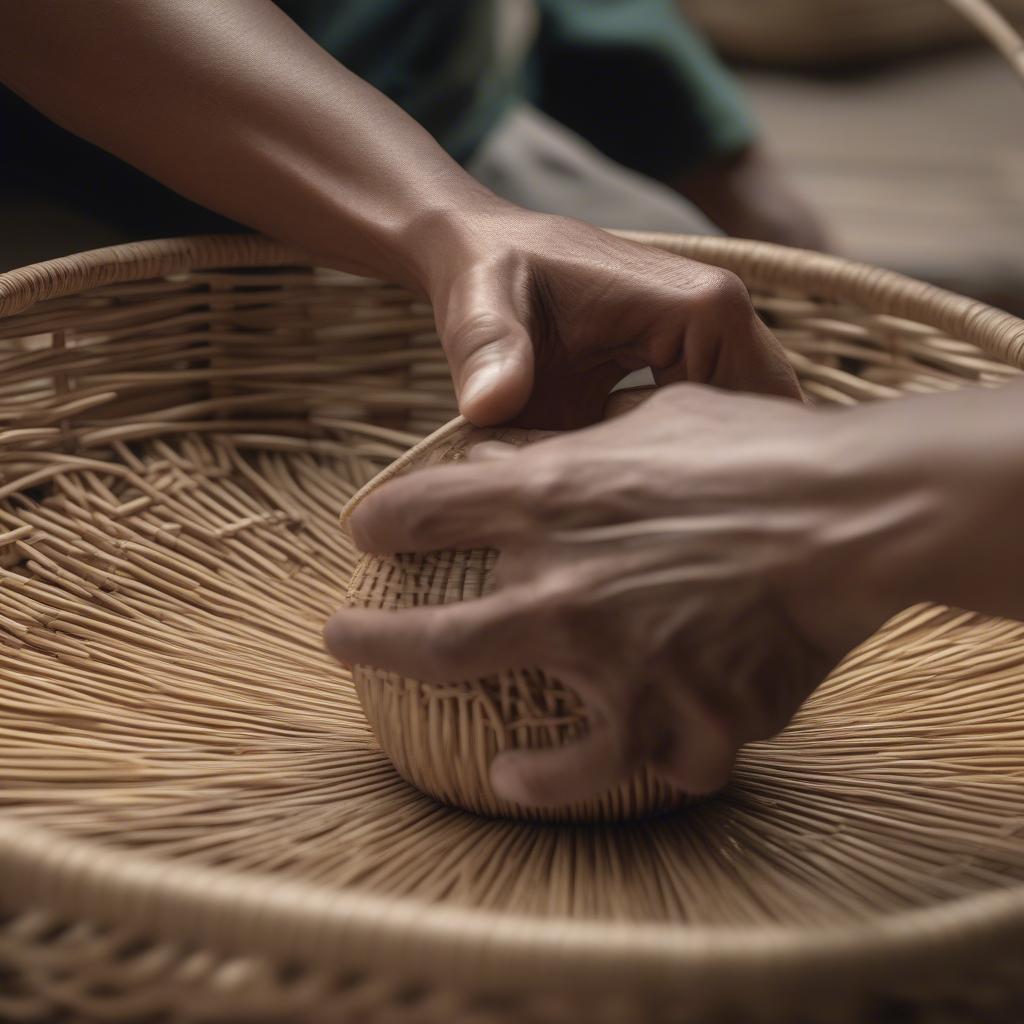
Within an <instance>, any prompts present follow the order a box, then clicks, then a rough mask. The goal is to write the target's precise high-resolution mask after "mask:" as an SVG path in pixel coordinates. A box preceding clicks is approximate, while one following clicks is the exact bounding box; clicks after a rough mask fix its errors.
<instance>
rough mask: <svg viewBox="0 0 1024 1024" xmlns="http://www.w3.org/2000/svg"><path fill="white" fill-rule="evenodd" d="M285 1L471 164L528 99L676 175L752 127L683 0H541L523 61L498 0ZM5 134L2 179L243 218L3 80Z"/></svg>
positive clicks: (157, 214)
mask: <svg viewBox="0 0 1024 1024" xmlns="http://www.w3.org/2000/svg"><path fill="white" fill-rule="evenodd" d="M140 2H144V0H140ZM279 2H280V4H281V6H282V7H283V8H284V10H285V11H287V12H288V13H289V14H290V15H291V16H292V17H293V18H294V19H295V20H296V21H297V22H298V23H299V24H300V25H301V26H302V27H303V28H305V29H306V31H307V32H309V33H310V35H312V36H313V37H314V38H315V39H316V40H317V41H318V42H319V43H320V44H321V45H322V46H323V47H324V48H325V49H327V50H328V51H329V52H330V53H332V54H334V56H335V57H337V58H338V60H340V61H342V62H343V63H344V64H345V65H346V66H348V67H349V68H350V69H351V70H352V71H354V72H355V73H356V74H358V75H360V76H361V77H363V78H365V79H366V80H367V81H369V82H370V83H371V84H373V85H375V86H376V87H377V88H378V89H381V90H382V91H383V92H385V93H386V94H387V95H389V96H390V97H391V98H392V99H393V100H395V101H396V102H397V103H398V104H399V105H400V106H402V107H404V108H405V109H406V110H407V111H408V112H409V113H410V114H411V115H412V116H413V117H414V118H416V119H417V120H418V121H420V123H421V124H423V125H424V126H425V127H426V128H427V130H428V131H430V132H431V133H432V134H433V135H434V137H435V138H436V139H437V140H438V141H439V142H440V143H441V145H442V146H444V147H445V149H447V150H448V152H449V153H451V154H452V155H453V156H454V157H455V158H456V159H457V160H459V161H460V162H465V161H466V160H468V159H469V158H470V157H471V156H472V155H473V153H474V151H475V150H476V149H477V147H478V146H479V145H480V143H481V142H482V140H483V139H484V138H485V137H486V136H487V134H488V132H490V131H491V130H492V129H493V128H494V126H495V125H496V124H497V123H498V122H499V121H500V120H501V118H502V116H503V115H504V113H505V111H506V110H508V108H509V107H510V106H511V105H512V104H514V103H517V102H521V101H522V100H524V99H530V100H532V101H533V102H534V103H536V104H537V105H538V106H540V107H541V108H542V109H544V110H545V111H547V112H548V113H549V114H551V115H552V116H553V117H555V118H556V119H558V120H561V121H562V122H564V123H565V124H566V125H567V126H568V127H570V128H572V129H574V130H575V131H576V132H578V133H579V134H580V135H582V136H583V137H584V138H586V139H587V140H589V141H590V142H591V143H592V144H593V145H594V146H596V147H597V148H598V149H601V150H603V151H604V152H605V153H606V154H608V156H610V157H612V158H613V159H615V160H617V161H619V162H620V163H622V164H624V165H626V166H627V167H631V168H633V169H634V170H637V171H640V172H642V173H645V174H648V175H652V176H653V177H655V178H659V179H661V180H665V181H667V180H671V179H672V178H673V177H674V176H676V175H680V174H683V173H685V171H687V170H688V169H689V168H691V167H694V166H696V165H697V164H699V163H701V162H702V161H704V160H707V159H708V158H710V157H713V156H716V155H720V154H723V153H726V152H729V151H733V150H737V149H739V148H741V147H742V146H743V145H745V144H746V143H747V142H749V141H750V140H751V139H752V138H753V134H754V126H753V121H752V119H751V117H750V114H749V112H748V110H747V107H746V105H745V104H744V102H743V99H742V97H741V96H740V94H739V92H738V91H737V89H736V86H735V85H734V83H733V81H732V79H731V78H730V76H729V74H728V73H727V72H726V70H725V69H724V68H723V67H722V66H721V65H720V64H719V63H718V61H717V60H716V59H715V58H714V56H713V55H712V54H711V52H710V51H709V50H708V49H707V47H706V46H705V45H704V43H703V42H702V41H701V40H700V39H699V38H698V37H697V36H696V35H695V34H694V33H693V32H692V31H691V30H690V29H689V27H688V26H687V25H686V23H685V22H684V21H683V20H682V18H681V17H680V16H679V15H678V14H677V13H676V10H675V7H674V0H536V2H537V6H538V9H539V12H540V25H539V32H538V35H537V39H536V41H535V43H534V45H533V47H532V50H531V52H530V53H529V54H528V55H526V56H524V58H523V60H522V61H521V62H520V63H519V64H518V65H513V66H512V67H511V68H509V67H507V66H506V65H507V62H504V61H499V60H498V59H497V53H496V50H497V45H496V38H497V37H496V31H495V17H496V7H495V0H279ZM0 138H2V139H3V140H4V141H5V142H6V143H7V144H6V145H0V188H6V187H8V186H13V187H14V188H15V189H21V190H26V189H28V190H29V191H30V192H31V193H32V194H39V195H45V196H47V197H48V198H49V199H51V200H52V201H55V202H58V203H62V204H63V205H66V206H69V207H72V208H79V209H81V210H83V211H85V212H86V213H87V214H88V215H89V216H90V217H93V218H99V219H102V220H105V221H108V222H109V223H111V224H116V225H120V227H121V228H122V229H123V230H124V231H125V232H126V233H127V234H129V235H130V236H132V237H136V238H145V237H158V236H161V235H178V234H188V233H199V232H204V231H223V230H237V225H233V224H232V223H231V222H230V221H227V220H225V219H224V218H222V217H218V216H217V215H216V214H213V213H211V212H210V211H207V210H203V209H202V208H200V207H198V206H196V205H195V204H193V203H190V202H188V201H187V200H186V199H183V198H182V197H181V196H177V195H175V194H174V193H173V192H171V191H170V190H169V189H166V188H164V187H163V186H162V185H160V184H158V183H157V182H155V181H153V180H152V179H151V178H148V177H147V176H146V175H145V174H142V173H141V172H140V171H137V170H135V168H133V167H130V166H128V165H127V164H125V163H123V162H122V161H120V160H118V159H117V158H116V157H114V156H112V155H111V154H109V153H106V152H104V151H103V150H102V149H100V148H99V147H97V146H94V145H92V144H91V143H89V142H86V141H85V140H84V139H80V138H77V137H76V136H74V135H72V134H71V133H70V132H67V131H65V130H64V129H63V128H60V127H59V126H57V125H56V124H54V123H53V122H52V121H49V120H48V119H47V118H45V117H44V116H43V115H42V114H40V113H39V112H38V111H36V110H34V109H32V107H30V106H29V105H28V104H27V103H25V101H24V100H22V99H20V97H18V96H17V95H15V94H14V93H12V92H10V91H9V90H7V89H4V88H2V87H0Z"/></svg>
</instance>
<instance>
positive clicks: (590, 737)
mask: <svg viewBox="0 0 1024 1024" xmlns="http://www.w3.org/2000/svg"><path fill="white" fill-rule="evenodd" d="M555 674H556V675H557V677H558V679H559V681H560V682H561V683H562V685H563V686H565V687H567V688H568V689H571V690H573V691H574V692H575V693H576V694H577V695H578V696H579V697H580V698H581V699H582V700H583V704H584V707H585V708H586V710H587V716H588V720H589V725H590V731H589V732H588V733H587V734H586V735H585V736H582V737H580V738H579V739H577V740H575V741H573V742H572V743H568V744H565V745H564V746H558V747H551V748H547V749H543V750H508V751H504V752H502V753H500V754H498V756H497V757H495V759H494V760H493V761H492V762H491V786H492V788H493V789H494V791H495V793H496V794H497V795H498V796H499V797H500V798H501V799H504V800H508V801H509V802H511V803H517V804H521V805H523V806H526V807H557V806H565V805H567V804H573V803H579V802H581V801H584V800H589V799H592V798H594V797H598V796H601V795H602V794H603V793H606V792H607V791H608V790H610V789H612V788H613V787H615V786H616V785H618V784H619V783H620V782H622V781H623V780H624V779H626V778H628V776H629V775H630V773H631V772H632V771H634V770H635V768H636V767H637V765H638V764H639V762H640V750H641V746H640V744H639V743H638V742H637V738H636V737H635V736H632V735H631V734H630V731H629V714H628V709H627V706H626V703H625V699H624V695H623V691H622V690H620V689H614V690H613V689H611V688H609V687H608V686H607V685H602V684H601V682H600V681H599V680H598V679H597V677H596V675H595V676H593V677H592V676H587V675H583V674H581V673H580V672H578V671H564V670H563V671H558V672H556V673H555Z"/></svg>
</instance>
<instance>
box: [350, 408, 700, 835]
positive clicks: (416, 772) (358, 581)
mask: <svg viewBox="0 0 1024 1024" xmlns="http://www.w3.org/2000/svg"><path fill="white" fill-rule="evenodd" d="M543 436H546V435H544V434H543V433H542V432H540V431H528V430H515V429H509V428H505V429H497V430H480V429H477V428H474V427H472V426H470V425H469V424H468V423H466V422H465V421H463V420H461V419H457V420H455V421H453V423H452V424H449V425H448V426H447V427H443V428H442V429H441V430H440V431H438V432H437V433H436V434H433V435H431V436H430V437H428V438H425V439H424V440H423V441H422V442H420V444H418V445H417V446H416V447H415V448H413V449H412V450H411V451H410V452H409V453H408V455H407V456H406V457H405V458H404V459H403V462H402V470H403V471H406V470H413V469H422V468H425V467H428V466H431V465H438V464H441V463H453V462H460V461H462V459H464V458H465V457H466V455H467V454H468V452H469V450H470V449H471V448H472V446H473V445H474V444H478V443H479V442H481V441H487V440H494V441H504V442H505V443H507V444H516V445H525V444H529V443H531V442H533V441H535V440H537V439H539V438H540V437H543ZM394 475H395V471H394V470H392V469H390V468H389V469H386V470H385V471H384V472H383V473H381V474H380V475H379V476H378V477H376V478H375V479H374V480H372V481H370V483H369V484H367V485H366V487H364V488H363V489H362V490H361V491H360V492H359V493H358V494H357V495H356V496H355V497H354V498H353V499H352V501H350V502H349V504H348V505H347V506H346V508H345V509H344V510H343V512H342V523H343V524H344V522H345V520H346V518H347V516H348V515H349V514H350V513H351V511H352V510H353V509H354V507H355V506H356V505H357V504H358V503H359V502H360V501H361V500H362V499H363V498H364V497H366V496H367V495H368V494H370V493H371V492H372V491H374V490H375V489H376V488H377V487H378V486H380V485H381V484H383V483H385V482H387V481H388V480H390V479H392V478H393V477H394ZM496 560H497V552H495V551H488V550H477V551H440V552H435V553H433V554H428V555H395V556H391V557H379V556H376V555H366V556H364V557H363V558H362V559H361V560H360V562H359V565H358V566H357V567H356V571H355V573H354V574H353V576H352V580H351V582H350V584H349V589H348V594H347V598H348V601H349V603H351V604H352V605H354V606H356V607H362V608H387V609H396V608H409V607H413V606H416V605H437V604H451V603H453V602H456V601H466V600H472V599H473V598H477V597H482V596H483V595H484V594H486V593H488V592H489V591H490V590H491V589H492V586H493V582H492V579H493V577H492V574H493V571H494V567H495V563H496ZM353 676H354V680H355V684H356V692H357V693H358V694H359V700H360V702H361V703H362V706H363V710H364V711H365V712H366V717H367V720H368V721H369V723H370V726H371V727H372V729H373V733H374V736H376V738H377V741H378V742H379V743H380V745H381V749H383V750H384V752H385V753H386V754H387V755H388V757H390V758H391V761H392V762H393V763H394V765H395V767H396V768H397V769H398V771H399V772H400V774H401V775H402V777H403V778H405V779H408V780H409V781H410V782H411V783H413V785H415V786H416V787H418V788H419V789H421V790H423V792H424V793H429V794H430V795H431V796H433V797H435V798H436V799H439V800H443V801H444V802H445V803H449V804H453V805H455V806H456V807H462V808H464V809H465V810H468V811H475V812H477V813H482V814H496V815H501V816H503V817H514V818H524V817H525V818H533V819H546V820H567V821H617V820H624V819H632V818H640V817H645V816H647V815H653V814H659V813H663V812H665V811H669V810H673V809H675V808H677V807H679V806H681V805H682V804H683V803H684V802H685V799H686V798H685V795H684V794H682V793H678V792H676V791H675V790H673V789H672V788H671V787H670V786H667V785H665V784H664V783H662V782H660V781H659V780H658V779H657V777H656V776H655V775H654V774H653V773H652V772H650V771H649V770H648V769H646V768H644V769H642V770H641V771H639V772H637V774H636V775H635V776H634V777H633V778H632V779H630V780H629V782H627V783H625V784H623V785H622V786H620V787H617V788H616V789H615V790H613V791H611V792H610V793H607V794H603V795H602V796H600V797H598V798H596V799H594V800H591V801H588V802H586V803H584V804H581V805H576V806H569V807H556V808H545V809H543V810H534V809H530V808H525V807H519V806H517V805H515V804H509V803H508V802H507V801H503V800H500V799H498V797H497V796H496V795H495V793H494V791H493V790H492V789H491V783H490V778H489V774H488V773H489V768H490V764H491V761H493V760H494V757H495V755H496V754H497V753H498V752H499V751H502V750H511V749H524V748H527V749H538V748H543V747H552V746H562V745H563V744H565V743H570V742H572V741H573V740H574V739H576V738H578V737H579V736H581V735H583V734H585V733H586V731H587V730H588V728H589V724H588V722H587V719H586V716H585V715H584V714H583V709H582V707H581V704H580V701H579V699H578V698H577V696H576V695H575V694H574V693H573V692H572V691H571V690H568V689H566V688H565V687H564V686H562V684H561V683H560V682H559V681H558V680H557V679H553V678H551V677H549V676H548V675H546V674H545V673H544V671H543V670H541V669H539V668H536V669H523V670H520V671H514V672H506V673H502V674H501V675H499V676H495V677H493V678H491V679H486V680H476V681H473V682H468V681H467V682H461V683H460V682H452V683H449V684H447V685H445V686H433V685H429V684H426V683H424V682H422V681H421V680H417V679H408V678H403V677H400V676H397V675H395V674H393V673H381V672H377V671H375V670H374V669H372V668H370V667H368V666H365V665H362V666H356V668H355V669H354V672H353Z"/></svg>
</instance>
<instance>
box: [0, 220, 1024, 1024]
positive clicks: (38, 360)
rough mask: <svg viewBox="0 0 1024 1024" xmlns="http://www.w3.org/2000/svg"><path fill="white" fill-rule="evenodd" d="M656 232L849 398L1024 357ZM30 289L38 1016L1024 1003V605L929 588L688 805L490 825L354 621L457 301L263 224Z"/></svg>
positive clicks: (945, 1007)
mask: <svg viewBox="0 0 1024 1024" xmlns="http://www.w3.org/2000/svg"><path fill="white" fill-rule="evenodd" d="M645 240H646V241H649V242H651V243H652V244H657V245H661V246H664V247H666V248H668V249H670V250H672V251H675V252H678V253H682V254H686V255H689V256H693V257H696V258H698V259H702V260H705V261H708V262H711V263H717V264H720V265H722V266H726V267H729V268H731V269H732V270H734V271H735V272H736V273H738V274H740V275H741V276H742V278H743V279H744V280H745V281H746V282H747V284H748V285H749V287H750V288H751V289H752V292H753V294H754V296H755V300H756V303H757V305H758V307H759V309H760V310H761V311H762V313H763V314H764V316H765V317H766V318H767V319H768V320H769V322H770V323H771V324H772V325H773V326H774V328H775V329H776V331H777V332H778V334H779V336H780V337H781V338H782V339H783V341H784V343H785V344H786V346H787V348H788V350H789V352H790V354H791V357H792V359H793V362H794V364H795V366H796V368H797V370H798V371H799V373H800V375H801V378H802V381H803V385H804V387H805V389H806V391H807V393H808V394H809V395H810V396H811V397H812V399H813V400H815V401H818V402H823V403H827V402H832V403H843V404H850V403H855V402H861V401H868V400H875V399H887V398H890V397H895V396H897V395H899V394H901V393H906V392H911V391H914V392H917V391H939V390H944V389H947V388H955V387H960V386H962V385H975V386H988V385H997V384H1000V383H1003V382H1004V381H1006V380H1008V379H1009V378H1011V377H1013V376H1015V375H1016V374H1017V373H1018V369H1017V367H1019V366H1020V365H1022V363H1024V323H1022V322H1021V321H1019V320H1017V319H1015V318H1013V317H1010V316H1009V315H1006V314H1003V313H999V312H997V311H995V310H992V309H989V308H987V307H984V306H981V305H979V304H977V303H974V302H971V301H969V300H967V299H963V298H960V297H957V296H955V295H951V294H948V293H945V292H942V291H939V290H937V289H935V288H932V287H929V286H927V285H924V284H920V283H916V282H913V281H910V280H907V279H904V278H901V277H898V276H895V275H892V274H890V273H886V272H883V271H880V270H875V269H871V268H868V267H864V266H857V265H852V264H848V263H845V262H842V261H839V260H836V259H832V258H827V257H822V256H812V255H809V254H806V253H800V252H795V251H788V250H782V249H778V248H775V247H772V246H767V245H757V244H753V243H745V242H737V241H725V240H716V239H690V238H672V237H667V236H660V237H651V238H647V239H645ZM0 316H2V319H0V679H2V684H0V1019H2V1020H16V1021H69V1020H73V1021H115V1020H116V1021H150V1020H153V1021H159V1020H173V1021H197V1020H228V1021H251V1020H279V1021H304V1020H317V1021H341V1020H345V1021H348V1020H352V1021H370V1020H374V1021H376V1020H380V1021H417V1022H419V1021H422V1022H424V1024H427V1022H438V1024H440V1022H456V1024H462V1022H483V1021H488V1022H510V1024H511V1022H517V1024H518V1022H524V1021H527V1022H528V1021H538V1022H540V1021H550V1022H556V1021H557V1022H561V1021H580V1022H583V1021H587V1022H590V1021H622V1022H635V1021H660V1020H665V1021H669V1020H672V1021H684V1020H689V1021H701V1022H704V1021H714V1020H727V1021H737V1020H742V1021H748V1020H749V1021H762V1020H763V1021H776V1022H779V1024H782V1022H785V1024H791V1022H796V1021H826V1020H828V1021H831V1020H836V1021H840V1020H861V1021H883V1020H884V1021H914V1022H918V1021H954V1020H958V1021H979V1020H984V1021H994V1020H1001V1021H1008V1022H1009V1021H1019V1020H1020V1019H1022V1017H1024V626H1022V625H1019V624H1016V623H1007V622H1001V621H991V620H984V619H980V618H977V617H975V616H972V615H968V614H961V613H958V612H953V611H948V610H944V609H940V608H919V609H914V610H911V611H908V612H907V613H905V614H903V615H902V616H901V617H899V618H898V619H897V620H896V621H895V622H893V623H892V624H890V625H889V626H888V627H887V628H886V629H885V630H883V631H882V632H881V633H880V634H879V635H877V636H876V637H874V638H873V639H872V640H871V641H869V642H868V643H867V644H866V645H865V646H864V647H863V648H862V649H860V650H859V651H857V652H855V653H854V654H853V655H852V656H851V657H850V658H849V659H848V660H847V661H846V663H845V664H844V665H843V666H841V667H840V669H839V670H838V671H837V672H836V673H835V675H834V677H833V678H832V679H831V680H830V681H829V682H828V683H827V684H826V685H825V686H824V687H823V688H822V689H821V690H820V691H819V692H818V693H817V694H816V695H815V697H814V698H813V699H812V700H811V702H810V703H808V705H807V706H806V707H805V709H804V711H803V712H802V713H801V715H800V717H799V718H798V720H797V721H796V722H795V723H794V724H793V725H792V726H791V727H790V729H789V730H787V732H786V733H784V734H783V735H782V736H781V737H780V738H778V739H777V740H775V741H773V742H770V743H763V744H757V745H754V746H752V747H751V748H749V749H748V750H747V751H746V752H745V753H744V755H743V757H742V759H741V762H740V764H739V766H738V769H737V772H736V776H735V780H734V782H733V784H732V785H731V787H730V788H729V790H728V791H727V792H726V793H725V794H723V795H722V796H720V797H719V798H717V799H715V800H711V801H706V802H703V803H700V804H697V805H694V806H692V807H689V808H685V809H683V810H682V811H680V812H678V813H676V814H674V815H670V816H667V817H663V818H660V819H658V820H655V821H650V822H642V823H634V824H619V825H588V826H580V825H575V826H574V825H543V824H529V823H518V822H512V821H500V820H495V819H488V818H479V817H475V816H473V815H470V814H466V813H463V812H461V811H458V810H454V809H451V808H447V807H444V806H441V805H439V804H436V803H434V802H433V801H432V800H431V799H429V798H428V797H426V796H423V795H421V794H420V793H418V792H417V791H416V790H415V789H413V788H412V787H411V786H409V785H408V784H407V783H406V782H405V781H403V780H402V779H401V778H400V777H399V776H398V774H397V773H396V772H395V771H394V769H393V768H392V766H391V764H390V763H389V761H388V760H387V758H386V757H385V756H384V754H383V753H382V752H381V751H380V749H379V748H378V747H377V745H376V743H375V741H374V739H373V737H372V735H371V732H370V730H369V728H368V726H367V723H366V720H365V719H364V717H363V714H362V712H361V709H360V707H359V704H358V702H357V700H356V696H355V693H354V689H353V684H352V681H351V679H350V677H349V676H348V675H347V674H346V673H345V672H344V671H342V670H341V669H339V668H338V667H337V666H336V665H335V664H333V663H332V662H331V661H330V659H329V658H328V657H327V656H326V654H324V653H323V652H322V649H321V641H320V629H321V626H322V622H323V620H324V618H325V617H326V616H327V615H328V613H329V612H330V611H331V610H333V608H334V607H335V606H336V605H338V604H339V603H341V601H342V598H343V595H344V593H345V591H346V587H347V584H348V579H349V576H350V575H351V573H352V570H353V568H354V566H355V564H356V560H357V556H356V553H355V552H354V551H353V550H352V547H351V545H350V543H349V541H348V540H347V539H346V537H345V536H344V534H343V533H342V531H341V530H339V528H338V526H337V517H338V513H339V510H340V509H341V507H342V506H343V505H344V504H345V502H346V501H347V500H348V498H349V497H350V496H351V495H352V494H353V493H354V492H355V490H356V489H358V488H359V487H360V486H362V485H363V484H364V483H366V482H367V481H368V480H370V479H371V478H372V477H373V476H374V475H375V474H376V473H377V472H378V471H379V470H380V469H382V468H383V467H384V466H386V465H387V464H388V463H389V462H390V461H391V460H392V459H394V458H395V457H397V456H400V455H401V453H402V452H404V451H405V450H406V449H407V447H408V446H409V445H411V444H412V443H414V442H415V441H416V440H417V439H419V438H420V437H422V436H423V435H424V434H426V433H427V432H429V431H431V430H432V429H434V428H436V427H438V426H440V425H441V424H443V423H444V422H445V421H446V420H448V419H449V418H450V417H451V416H452V415H453V413H454V402H453V398H452V394H451V390H450V384H449V380H448V376H447V370H446V367H445V364H444V360H443V357H442V354H441V352H440V349H439V346H438V343H437V340H436V337H435V335H434V333H433V327H432V323H431V316H430V311H429V310H428V309H426V308H424V307H423V305H422V304H421V303H419V302H418V301H416V300H414V299H412V298H410V297H409V296H408V295H406V294H404V293H403V292H402V291H400V290H399V289H397V288H394V287H390V286H387V285H383V284H377V283H374V282H367V281H362V280H357V279H353V278H351V277H347V276H345V275H343V274H339V273H336V272H331V271H322V270H314V269H311V268H310V267H309V266H308V263H307V261H306V260H305V259H303V257H302V256H301V255H300V254H298V253H295V252H290V251H287V250H285V249H283V248H281V247H280V246H278V245H276V244H273V243H271V242H268V241H265V240H261V239H259V238H255V237H237V238H219V239H201V238H200V239H186V240H176V241H165V242H150V243H140V244H135V245H129V246H123V247H118V248H114V249H106V250H100V251H97V252H92V253H86V254H83V255H79V256H74V257H69V258H67V259H62V260H56V261H53V262H51V263H46V264H42V265H39V266H36V267H29V268H26V269H24V270H20V271H15V272H13V273H10V274H6V275H2V276H0ZM850 371H856V373H853V372H850ZM835 598H836V600H837V601H841V600H842V581H841V580H837V581H836V594H835Z"/></svg>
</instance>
